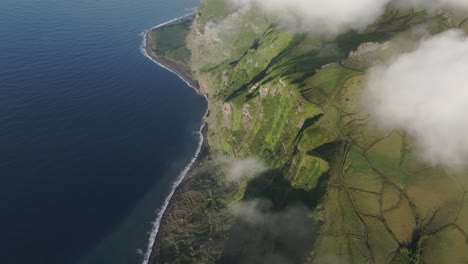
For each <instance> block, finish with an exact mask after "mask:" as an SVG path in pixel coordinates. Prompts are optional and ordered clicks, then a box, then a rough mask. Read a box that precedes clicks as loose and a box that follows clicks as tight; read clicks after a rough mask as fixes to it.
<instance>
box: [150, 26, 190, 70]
mask: <svg viewBox="0 0 468 264" xmlns="http://www.w3.org/2000/svg"><path fill="white" fill-rule="evenodd" d="M191 24H192V20H191V19H186V21H185V22H184V23H176V24H172V25H168V26H163V27H160V28H155V29H152V30H151V32H150V34H151V40H152V50H153V51H154V52H155V53H156V54H157V55H158V56H164V57H167V58H169V59H172V60H174V61H177V62H181V63H184V64H188V63H189V61H190V56H191V53H190V50H189V49H187V46H186V38H187V35H188V34H189V31H190V26H191Z"/></svg>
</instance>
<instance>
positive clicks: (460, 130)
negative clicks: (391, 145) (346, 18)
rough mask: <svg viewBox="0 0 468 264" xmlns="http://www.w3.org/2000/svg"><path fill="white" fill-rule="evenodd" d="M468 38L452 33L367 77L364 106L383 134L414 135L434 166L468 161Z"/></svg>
mask: <svg viewBox="0 0 468 264" xmlns="http://www.w3.org/2000/svg"><path fill="white" fill-rule="evenodd" d="M467 73H468V38H467V36H466V35H464V33H463V32H462V31H459V30H451V31H448V32H445V33H442V34H440V35H437V36H434V37H431V38H428V39H424V40H422V41H421V43H420V44H419V45H418V46H417V48H416V49H415V50H413V51H411V52H409V53H405V54H401V55H399V56H397V57H396V58H395V59H394V60H392V61H391V62H390V63H389V64H387V65H381V66H376V67H373V68H371V69H370V70H369V72H368V81H367V88H366V91H365V93H364V104H365V106H366V107H367V109H368V110H369V113H370V115H371V117H372V118H373V120H375V122H377V124H378V125H379V126H380V127H381V128H384V129H389V130H393V129H397V130H404V131H406V132H407V133H408V134H409V135H411V136H412V137H413V138H414V140H415V142H416V144H417V147H418V148H419V150H420V153H421V154H422V157H423V158H424V159H425V160H426V161H428V162H431V163H432V164H434V165H437V164H442V165H447V166H451V167H453V166H464V165H465V164H467V162H468V74H467Z"/></svg>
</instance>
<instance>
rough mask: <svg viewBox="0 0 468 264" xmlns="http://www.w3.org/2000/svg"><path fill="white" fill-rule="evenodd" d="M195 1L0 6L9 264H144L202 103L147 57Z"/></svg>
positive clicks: (80, 0) (0, 179)
mask: <svg viewBox="0 0 468 264" xmlns="http://www.w3.org/2000/svg"><path fill="white" fill-rule="evenodd" d="M197 4H198V1H197V0H131V1H130V0H40V1H38V0H1V1H0V263H2V264H11V263H14V264H22V263H36V264H43V263H44V264H55V263H57V264H67V263H101V264H102V263H112V264H114V263H115V264H119V263H139V262H140V260H141V258H142V257H141V255H138V254H137V249H143V250H144V249H146V246H147V242H148V232H149V231H150V228H151V223H150V222H151V221H153V220H154V218H155V213H156V210H157V209H158V208H159V207H160V206H161V204H162V202H163V200H164V198H165V196H166V195H167V194H168V193H169V188H170V185H171V183H172V181H173V180H174V178H176V176H177V175H178V173H179V172H180V170H181V169H182V168H183V167H184V166H185V164H186V163H187V162H188V161H189V160H190V159H191V157H192V155H193V153H194V152H195V149H196V146H197V140H198V137H197V136H196V135H194V131H196V130H198V128H199V125H200V119H201V117H202V116H203V114H204V112H205V107H206V105H205V101H204V99H203V98H202V97H200V96H198V95H197V94H196V93H195V92H194V91H193V90H192V89H191V88H189V87H187V86H186V85H185V83H184V82H182V81H181V80H179V79H178V77H176V76H174V75H173V74H171V73H169V72H167V71H165V70H163V69H161V68H159V67H158V66H156V65H155V64H154V63H152V62H151V61H150V60H148V59H147V58H145V57H144V56H143V55H142V54H141V53H140V50H139V47H140V45H141V41H142V39H141V36H140V33H141V32H142V31H143V30H144V29H146V28H149V27H151V26H154V25H156V24H159V23H161V22H164V21H166V20H169V19H172V18H174V17H178V16H181V15H184V14H186V13H187V12H188V10H187V8H193V7H195V6H196V5H197Z"/></svg>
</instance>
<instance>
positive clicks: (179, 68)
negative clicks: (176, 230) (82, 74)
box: [144, 14, 209, 264]
mask: <svg viewBox="0 0 468 264" xmlns="http://www.w3.org/2000/svg"><path fill="white" fill-rule="evenodd" d="M192 18H193V14H191V15H188V16H186V17H183V18H180V19H176V20H174V21H172V22H168V23H165V24H162V25H161V26H158V27H155V28H153V29H156V28H160V27H165V26H171V25H174V24H177V23H184V22H186V20H187V19H192ZM152 42H153V40H152V37H151V30H149V31H148V32H146V33H145V43H144V44H145V45H144V49H145V52H146V55H148V56H149V57H150V58H151V59H152V60H153V61H154V62H156V63H157V64H159V65H160V66H161V67H163V68H165V69H167V70H169V71H171V72H173V73H175V74H176V75H177V76H179V77H180V78H181V79H182V80H184V81H185V82H186V83H187V84H188V85H189V86H191V87H192V88H194V89H195V90H197V92H198V93H199V94H202V93H201V92H200V89H199V83H198V81H197V80H196V79H195V78H194V76H193V74H192V71H191V69H190V67H189V66H188V65H185V64H183V63H180V62H177V61H174V60H171V59H169V58H167V57H164V56H160V55H158V54H157V53H156V52H155V51H154V50H153V48H152V46H153V45H152ZM208 111H209V108H208V110H207V113H208ZM203 122H204V124H203V128H202V129H201V131H200V132H201V134H202V137H203V143H202V145H201V149H200V152H199V153H198V156H197V158H196V160H195V162H194V163H193V165H192V166H191V167H190V169H189V171H188V172H187V174H186V175H185V177H184V179H183V181H182V183H181V184H180V185H179V186H178V187H177V189H176V191H175V193H174V195H173V197H172V198H171V199H170V202H169V204H168V206H167V207H166V209H165V211H164V213H163V216H162V218H161V222H160V226H159V230H158V233H157V234H156V237H155V240H154V243H153V245H152V247H151V251H150V253H149V258H148V261H147V262H146V263H148V264H157V263H158V256H159V255H160V245H161V241H160V240H161V237H162V234H163V233H164V228H165V224H166V221H167V218H168V216H169V214H170V213H171V212H172V211H173V209H174V207H175V201H176V200H177V199H178V197H179V196H180V195H181V189H182V188H183V186H184V185H185V184H186V183H187V180H188V179H189V178H191V177H193V176H194V175H196V174H195V173H194V171H196V170H197V168H198V167H199V166H200V165H201V164H202V163H203V161H205V160H207V159H208V157H209V145H208V142H207V140H206V139H207V133H208V124H207V123H206V122H205V121H204V120H203Z"/></svg>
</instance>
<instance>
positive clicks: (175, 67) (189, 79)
mask: <svg viewBox="0 0 468 264" xmlns="http://www.w3.org/2000/svg"><path fill="white" fill-rule="evenodd" d="M192 16H193V15H190V16H187V17H185V18H181V19H178V20H176V21H174V22H172V23H168V24H164V25H163V26H160V27H166V26H171V25H173V24H175V23H184V22H185V21H186V19H191V17H192ZM156 28H159V27H156ZM156 28H153V29H156ZM152 43H153V39H152V36H151V30H149V31H147V32H146V33H145V47H144V48H145V51H146V54H147V55H148V56H149V57H150V58H151V59H152V60H154V61H155V62H156V63H158V64H160V65H161V66H162V67H164V68H166V69H168V70H169V71H171V72H173V73H175V74H177V75H178V76H179V77H180V78H182V80H184V81H185V82H186V83H187V84H189V85H190V86H191V87H192V88H195V89H196V90H199V85H198V81H197V80H196V79H195V78H194V76H193V74H192V71H191V69H190V67H189V66H187V65H185V64H183V63H181V62H177V61H174V60H171V59H169V58H167V57H164V56H160V55H158V54H157V53H156V52H155V51H154V50H153V48H152V46H153V45H152Z"/></svg>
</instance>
